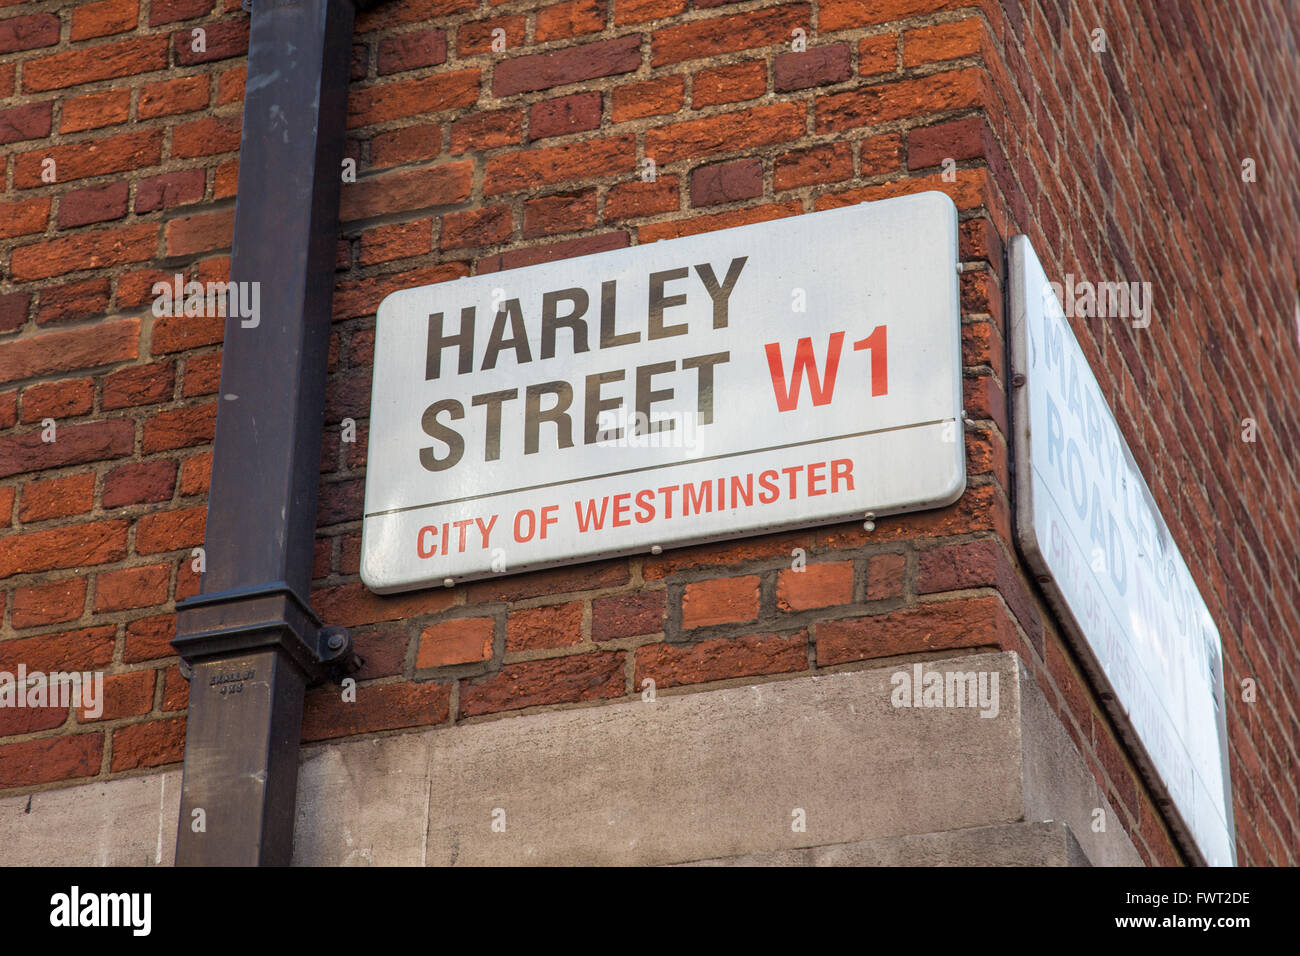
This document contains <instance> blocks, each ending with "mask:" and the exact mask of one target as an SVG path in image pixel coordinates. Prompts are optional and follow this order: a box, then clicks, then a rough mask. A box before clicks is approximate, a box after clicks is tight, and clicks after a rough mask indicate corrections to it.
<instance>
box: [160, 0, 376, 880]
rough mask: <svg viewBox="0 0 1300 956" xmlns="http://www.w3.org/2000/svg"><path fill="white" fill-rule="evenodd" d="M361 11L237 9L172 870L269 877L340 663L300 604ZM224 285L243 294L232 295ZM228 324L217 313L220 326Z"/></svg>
mask: <svg viewBox="0 0 1300 956" xmlns="http://www.w3.org/2000/svg"><path fill="white" fill-rule="evenodd" d="M367 5H370V4H368V3H367V2H365V0H254V3H253V5H252V29H251V34H250V37H249V46H248V79H247V81H246V85H245V99H244V125H243V133H242V138H241V141H240V152H239V190H238V193H237V195H236V199H235V234H234V246H233V252H232V256H231V264H230V280H231V283H232V284H236V283H253V284H256V286H257V289H258V296H257V297H256V299H254V300H253V301H256V302H257V303H258V305H259V309H258V311H257V314H256V315H250V314H248V313H250V312H252V310H251V308H248V307H247V303H246V301H245V300H246V299H247V298H248V297H247V296H241V297H240V304H241V306H244V308H242V309H233V308H232V309H231V310H229V311H228V314H227V318H226V331H225V344H224V347H223V353H222V367H221V397H220V401H219V409H218V412H217V429H216V440H215V445H214V452H213V462H212V484H211V491H210V493H209V497H208V515H207V535H206V541H205V548H204V551H205V553H204V559H205V563H206V570H205V573H204V575H203V581H202V586H201V590H200V593H199V594H198V595H197V596H196V597H193V598H191V599H189V600H186V601H183V602H181V603H180V604H178V605H177V618H176V638H175V640H173V641H172V646H173V647H175V648H176V651H177V653H178V654H180V656H181V657H182V658H183V659H184V661H185V663H186V664H187V665H188V666H189V668H190V669H191V671H192V676H191V681H190V703H189V717H188V724H187V727H186V734H185V771H184V780H183V784H182V793H181V810H180V820H179V826H178V831H177V832H178V836H177V844H176V863H177V865H206V866H213V865H217V866H220V865H230V866H252V865H286V864H288V863H289V861H290V857H291V855H292V852H293V826H294V801H295V795H296V791H297V783H298V746H299V742H300V738H301V734H302V710H303V694H304V691H305V689H306V687H307V686H309V685H311V684H315V683H319V682H322V681H324V680H326V679H329V678H331V677H333V678H338V677H340V676H342V675H343V674H345V673H347V672H348V671H350V670H352V669H354V668H355V666H356V661H355V657H354V655H353V653H352V647H351V640H350V638H349V636H348V634H347V632H346V631H345V630H343V629H342V628H329V627H322V625H321V622H320V620H319V619H318V618H317V617H316V615H315V614H314V613H313V612H312V610H311V608H310V606H309V604H308V595H309V587H310V584H311V570H312V554H313V543H314V540H315V534H316V491H317V484H318V482H319V480H320V448H321V427H322V418H323V413H324V404H325V372H326V363H327V361H328V357H329V336H330V311H331V304H332V299H333V290H334V259H335V245H336V240H337V232H338V202H339V184H340V174H341V165H342V160H343V144H344V135H345V127H346V117H347V94H348V74H349V62H350V59H351V49H352V25H353V18H354V16H355V8H356V7H357V6H367ZM236 288H241V289H250V288H251V287H249V286H242V287H240V286H236ZM231 313H233V314H231Z"/></svg>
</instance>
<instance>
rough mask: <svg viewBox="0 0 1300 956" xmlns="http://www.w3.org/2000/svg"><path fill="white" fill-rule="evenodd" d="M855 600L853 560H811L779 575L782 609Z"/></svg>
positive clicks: (777, 581)
mask: <svg viewBox="0 0 1300 956" xmlns="http://www.w3.org/2000/svg"><path fill="white" fill-rule="evenodd" d="M852 600H853V562H852V561H837V562H827V563H823V564H809V565H805V566H804V567H803V568H801V569H795V568H791V569H790V570H788V571H782V572H781V573H780V574H778V575H777V578H776V606H777V607H778V608H780V609H781V610H782V611H807V610H811V609H813V608H822V607H834V606H835V605H837V604H848V603H849V602H850V601H852Z"/></svg>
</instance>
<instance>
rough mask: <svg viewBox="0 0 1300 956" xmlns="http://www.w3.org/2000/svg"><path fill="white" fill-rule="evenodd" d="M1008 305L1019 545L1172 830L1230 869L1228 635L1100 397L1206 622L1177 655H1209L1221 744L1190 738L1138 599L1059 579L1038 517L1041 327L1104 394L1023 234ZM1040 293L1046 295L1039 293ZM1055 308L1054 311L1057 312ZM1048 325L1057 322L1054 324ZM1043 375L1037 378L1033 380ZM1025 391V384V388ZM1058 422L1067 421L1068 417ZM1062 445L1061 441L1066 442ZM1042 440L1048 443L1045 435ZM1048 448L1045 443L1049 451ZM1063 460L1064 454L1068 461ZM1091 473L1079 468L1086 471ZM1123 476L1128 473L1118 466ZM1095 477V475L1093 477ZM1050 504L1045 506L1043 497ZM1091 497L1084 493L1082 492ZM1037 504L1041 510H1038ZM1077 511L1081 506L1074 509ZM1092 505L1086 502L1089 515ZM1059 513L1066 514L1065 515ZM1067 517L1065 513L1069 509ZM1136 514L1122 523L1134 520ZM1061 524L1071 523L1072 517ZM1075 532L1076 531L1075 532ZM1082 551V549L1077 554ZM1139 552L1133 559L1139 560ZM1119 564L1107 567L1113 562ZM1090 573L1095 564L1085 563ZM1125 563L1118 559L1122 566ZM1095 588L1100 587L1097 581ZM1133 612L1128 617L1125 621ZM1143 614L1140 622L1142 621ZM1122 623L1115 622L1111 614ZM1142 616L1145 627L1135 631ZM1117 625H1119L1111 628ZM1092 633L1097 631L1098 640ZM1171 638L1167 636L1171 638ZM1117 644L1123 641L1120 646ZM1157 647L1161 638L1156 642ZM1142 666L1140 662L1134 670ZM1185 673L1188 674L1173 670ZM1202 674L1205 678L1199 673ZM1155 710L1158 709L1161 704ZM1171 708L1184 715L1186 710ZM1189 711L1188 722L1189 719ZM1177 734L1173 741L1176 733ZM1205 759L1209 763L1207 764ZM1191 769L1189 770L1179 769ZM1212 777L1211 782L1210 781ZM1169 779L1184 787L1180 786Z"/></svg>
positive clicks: (1167, 560)
mask: <svg viewBox="0 0 1300 956" xmlns="http://www.w3.org/2000/svg"><path fill="white" fill-rule="evenodd" d="M1007 266H1008V277H1009V281H1008V287H1009V288H1008V298H1009V300H1010V301H1009V309H1010V320H1011V341H1010V350H1011V370H1012V383H1013V388H1012V393H1013V396H1012V416H1013V422H1012V425H1013V427H1012V433H1013V447H1014V455H1013V468H1014V479H1015V480H1014V485H1015V522H1016V543H1017V544H1018V545H1019V547H1020V550H1021V553H1022V554H1023V555H1024V558H1025V561H1026V562H1027V563H1028V565H1029V567H1030V568H1031V569H1032V570H1033V572H1034V573H1035V575H1037V577H1038V582H1039V585H1040V587H1041V588H1042V590H1043V592H1044V594H1045V596H1046V597H1047V600H1048V603H1049V604H1050V605H1051V607H1052V609H1053V610H1054V611H1055V612H1056V614H1057V616H1058V618H1059V620H1060V621H1061V623H1062V624H1063V625H1064V627H1063V630H1064V631H1065V633H1066V635H1067V637H1068V638H1069V640H1070V643H1071V645H1072V646H1073V647H1074V649H1075V651H1076V652H1077V653H1078V655H1079V658H1080V660H1081V662H1082V664H1083V666H1084V669H1085V671H1086V672H1087V674H1088V677H1089V679H1090V680H1091V681H1092V683H1093V686H1094V687H1095V688H1096V690H1097V692H1098V694H1099V695H1100V696H1101V698H1102V700H1103V701H1104V702H1105V705H1106V709H1107V712H1108V713H1109V714H1110V715H1111V717H1112V718H1113V719H1114V720H1115V724H1116V727H1117V728H1119V730H1120V736H1121V738H1122V740H1123V742H1124V744H1125V745H1126V746H1127V748H1128V750H1129V753H1130V754H1131V755H1132V756H1133V758H1134V762H1135V763H1136V764H1137V766H1138V768H1139V769H1140V770H1141V772H1142V773H1143V776H1144V777H1145V779H1146V780H1147V782H1148V784H1149V785H1150V786H1151V788H1152V790H1153V792H1154V793H1155V794H1156V797H1157V800H1159V801H1161V802H1162V803H1163V804H1167V805H1165V806H1163V810H1164V812H1165V814H1166V818H1167V821H1168V822H1169V823H1170V825H1171V828H1172V829H1173V832H1174V833H1175V835H1176V836H1177V838H1178V839H1179V842H1180V844H1181V845H1182V846H1183V848H1184V850H1186V851H1187V852H1188V854H1189V855H1190V856H1191V858H1192V859H1193V860H1195V861H1197V862H1200V863H1208V864H1211V865H1220V866H1232V865H1234V864H1235V862H1236V835H1235V830H1234V825H1233V813H1232V782H1231V778H1230V775H1229V766H1228V756H1227V755H1228V740H1227V721H1226V715H1225V711H1226V707H1225V706H1224V705H1225V703H1226V701H1225V697H1224V684H1223V663H1222V654H1223V651H1222V644H1221V640H1220V636H1219V631H1218V628H1217V626H1216V625H1215V623H1214V620H1213V618H1212V617H1211V616H1210V613H1209V609H1208V608H1207V607H1206V605H1205V601H1204V599H1203V598H1202V597H1201V594H1200V591H1199V589H1198V588H1197V587H1196V584H1195V581H1194V580H1193V579H1192V577H1191V573H1190V571H1188V569H1187V565H1186V563H1185V562H1184V560H1183V557H1182V554H1181V553H1180V552H1179V550H1178V546H1177V544H1176V543H1175V542H1174V541H1173V539H1172V537H1171V536H1170V534H1169V529H1168V527H1167V526H1166V525H1165V522H1164V519H1163V517H1161V514H1160V511H1159V508H1158V507H1157V506H1156V503H1155V500H1154V498H1153V497H1152V496H1151V491H1150V489H1149V488H1148V486H1147V483H1146V480H1145V478H1144V477H1143V475H1142V474H1141V471H1140V470H1139V469H1138V467H1137V465H1136V464H1135V463H1134V460H1133V455H1132V452H1131V451H1130V449H1129V446H1128V443H1127V441H1126V440H1125V439H1124V436H1123V433H1122V432H1121V431H1120V430H1119V426H1118V424H1117V423H1116V421H1115V416H1114V414H1113V412H1112V411H1111V408H1110V405H1109V404H1108V403H1107V402H1106V401H1105V398H1104V396H1102V402H1101V408H1100V411H1099V412H1098V415H1099V417H1100V419H1101V422H1100V429H1099V430H1100V431H1103V432H1104V431H1112V432H1113V434H1114V435H1116V436H1118V445H1119V454H1120V456H1122V459H1123V464H1125V465H1126V467H1127V471H1126V475H1127V478H1126V480H1129V481H1132V482H1133V483H1134V485H1135V487H1134V493H1133V494H1132V495H1131V496H1129V497H1126V500H1135V501H1136V502H1137V504H1136V506H1135V508H1134V515H1135V517H1136V522H1137V524H1138V525H1146V526H1149V527H1151V528H1152V529H1153V530H1154V533H1153V535H1152V541H1151V543H1152V545H1153V547H1154V548H1155V549H1156V550H1157V551H1158V552H1159V553H1158V555H1156V563H1157V564H1161V563H1162V562H1163V565H1162V566H1163V567H1166V568H1167V569H1168V570H1169V573H1170V574H1171V575H1172V577H1171V580H1173V581H1176V582H1178V583H1179V584H1185V585H1186V587H1187V588H1188V589H1189V594H1190V598H1191V599H1190V601H1189V604H1190V607H1188V608H1186V609H1185V613H1187V614H1190V615H1191V616H1192V618H1189V620H1192V619H1193V618H1194V619H1195V623H1196V624H1199V626H1200V628H1201V629H1202V633H1203V636H1204V638H1205V644H1206V645H1207V647H1206V648H1198V647H1194V646H1192V647H1177V648H1173V647H1167V648H1164V650H1173V651H1175V652H1176V653H1178V654H1181V655H1184V658H1185V660H1186V661H1190V662H1191V663H1199V662H1200V661H1201V659H1202V658H1201V652H1202V651H1203V650H1207V649H1208V650H1209V653H1210V661H1209V674H1210V678H1209V691H1210V693H1209V694H1208V695H1206V698H1208V699H1202V698H1201V697H1196V698H1195V700H1194V701H1193V704H1194V705H1195V706H1196V707H1199V708H1204V707H1213V708H1214V714H1213V715H1212V716H1208V715H1206V714H1205V713H1204V711H1203V710H1201V711H1200V712H1198V714H1197V715H1196V716H1197V720H1198V722H1199V723H1201V724H1205V723H1207V722H1212V723H1213V724H1214V725H1215V726H1216V727H1217V738H1218V739H1217V741H1209V740H1196V741H1189V740H1186V739H1184V737H1183V735H1182V734H1181V733H1180V731H1182V730H1184V729H1185V728H1184V726H1183V724H1182V723H1180V722H1179V721H1178V720H1177V718H1175V717H1171V716H1170V715H1169V714H1168V712H1167V709H1166V708H1167V707H1172V706H1173V701H1172V698H1173V697H1175V696H1177V695H1178V693H1180V692H1182V693H1184V694H1187V693H1190V691H1189V690H1188V689H1187V688H1185V687H1184V686H1183V682H1181V681H1179V680H1177V679H1176V676H1171V674H1170V673H1169V672H1168V671H1167V670H1166V671H1165V672H1151V671H1149V670H1144V669H1142V667H1141V664H1142V661H1143V659H1144V658H1145V659H1147V660H1149V659H1150V658H1151V654H1152V650H1151V647H1150V646H1149V645H1150V644H1151V643H1152V641H1151V638H1150V637H1147V638H1146V639H1145V645H1146V646H1144V639H1143V636H1142V635H1140V634H1135V633H1134V631H1135V627H1136V626H1138V625H1140V624H1141V621H1142V618H1141V614H1140V613H1139V612H1137V611H1135V610H1134V609H1133V605H1134V603H1135V602H1133V601H1130V602H1129V603H1128V604H1127V605H1125V606H1124V607H1121V608H1116V607H1115V605H1114V603H1112V601H1111V599H1112V598H1114V597H1115V594H1108V592H1107V584H1108V582H1107V581H1106V580H1104V579H1103V573H1104V572H1099V571H1098V570H1097V567H1096V564H1097V557H1096V555H1095V554H1094V560H1093V562H1092V564H1091V568H1092V575H1093V576H1092V577H1091V578H1089V577H1088V572H1087V571H1086V570H1083V569H1082V568H1080V567H1079V565H1077V564H1076V565H1075V570H1077V571H1081V572H1082V573H1080V574H1076V575H1075V578H1076V579H1080V578H1082V579H1085V580H1084V583H1083V585H1082V586H1080V585H1079V584H1077V583H1076V584H1075V585H1074V586H1070V585H1068V584H1066V585H1063V584H1061V583H1060V582H1059V581H1058V575H1061V574H1063V573H1066V571H1065V568H1064V564H1062V562H1061V561H1060V560H1059V559H1058V566H1053V564H1052V563H1051V562H1050V561H1049V554H1050V548H1051V545H1050V543H1049V531H1048V529H1047V528H1046V527H1040V526H1038V525H1037V524H1036V522H1035V513H1036V510H1037V512H1038V513H1039V514H1040V517H1041V516H1042V515H1044V514H1051V513H1052V512H1051V511H1050V510H1049V509H1050V508H1053V507H1055V505H1051V504H1049V502H1051V501H1052V498H1051V495H1050V490H1049V488H1048V486H1047V484H1046V481H1045V479H1044V478H1043V476H1042V475H1041V474H1039V473H1037V472H1036V471H1035V469H1034V458H1033V456H1032V455H1031V449H1032V447H1033V446H1032V445H1031V436H1033V435H1034V434H1035V432H1034V429H1035V428H1036V427H1038V428H1042V429H1043V436H1049V437H1048V438H1046V439H1043V440H1045V441H1046V440H1050V430H1049V427H1048V424H1047V422H1046V421H1036V420H1035V418H1034V413H1033V408H1032V403H1031V394H1032V393H1034V392H1035V389H1036V387H1043V385H1042V382H1043V381H1044V380H1045V379H1047V375H1046V367H1047V358H1046V351H1047V349H1046V346H1045V344H1041V345H1040V346H1039V347H1040V348H1042V351H1043V353H1044V355H1043V357H1042V360H1041V364H1040V363H1039V356H1038V355H1037V354H1036V349H1035V343H1034V342H1033V341H1031V339H1032V336H1033V333H1032V331H1031V328H1030V327H1031V325H1033V324H1034V323H1042V322H1043V321H1045V320H1049V321H1050V320H1052V319H1054V320H1055V322H1056V324H1057V325H1059V326H1060V327H1061V329H1062V336H1061V340H1062V347H1063V354H1064V356H1065V358H1062V359H1061V362H1062V368H1064V364H1065V362H1066V360H1067V359H1068V360H1069V361H1070V362H1071V363H1073V367H1074V368H1076V369H1077V370H1078V377H1079V380H1080V381H1082V382H1083V383H1084V390H1085V391H1087V390H1088V389H1089V387H1091V388H1094V389H1097V391H1098V392H1100V389H1099V387H1098V385H1097V382H1096V378H1095V377H1094V375H1093V373H1092V370H1091V368H1090V366H1089V365H1088V361H1087V358H1086V357H1085V356H1084V354H1083V352H1082V350H1081V349H1080V348H1079V345H1078V342H1077V340H1076V339H1075V336H1074V333H1073V330H1072V329H1071V328H1070V325H1069V322H1068V320H1067V319H1066V318H1065V316H1064V313H1063V312H1062V311H1061V308H1060V305H1059V303H1058V302H1057V300H1056V298H1055V296H1054V295H1053V293H1052V292H1051V290H1050V287H1049V286H1048V279H1047V275H1046V273H1045V272H1044V271H1043V268H1042V265H1041V264H1040V263H1039V261H1038V258H1037V256H1036V255H1035V254H1034V251H1033V248H1032V247H1031V246H1030V244H1029V240H1028V238H1027V237H1025V236H1014V237H1012V239H1011V242H1010V243H1009V244H1008V246H1007ZM1035 290H1037V291H1035ZM1049 310H1050V311H1049ZM1049 317H1050V318H1049ZM1035 375H1038V376H1039V379H1038V380H1035V379H1034V376H1035ZM1017 383H1019V384H1017ZM1058 422H1059V419H1058ZM1058 437H1059V436H1058ZM1040 438H1042V436H1040ZM1040 447H1041V445H1040ZM1062 457H1064V456H1062ZM1085 467H1086V466H1084V465H1082V464H1081V465H1080V469H1081V470H1082V469H1083V468H1085ZM1115 467H1116V470H1117V469H1118V465H1117V466H1115ZM1083 480H1086V477H1085V478H1084V479H1083ZM1036 489H1037V490H1038V491H1039V492H1040V494H1041V496H1042V498H1043V500H1042V501H1036V499H1035V490H1036ZM1084 496H1085V498H1086V496H1087V495H1086V491H1085V492H1084ZM1036 505H1039V506H1040V507H1038V508H1037V509H1036V507H1035V506H1036ZM1074 507H1076V508H1077V504H1076V505H1074ZM1086 509H1087V505H1085V510H1086ZM1056 510H1057V512H1061V509H1059V508H1057V509H1056ZM1061 513H1063V512H1061ZM1128 518H1129V515H1128V514H1127V513H1126V514H1125V515H1124V518H1123V519H1122V520H1127V519H1128ZM1061 523H1062V524H1066V523H1067V521H1066V519H1063V520H1062V522H1061ZM1068 533H1069V529H1068V527H1067V529H1066V532H1064V533H1063V534H1068ZM1077 547H1078V545H1075V548H1077ZM1136 557H1137V556H1134V558H1136ZM1107 560H1112V561H1113V558H1110V557H1109V556H1106V557H1103V558H1102V559H1101V561H1102V564H1103V565H1104V564H1105V563H1106V561H1107ZM1085 566H1086V562H1085ZM1118 566H1119V564H1118V563H1116V567H1118ZM1089 582H1090V583H1089ZM1067 589H1069V590H1070V592H1071V594H1072V595H1074V600H1073V601H1072V600H1071V598H1070V596H1068V595H1067V593H1066V590H1067ZM1084 590H1087V591H1088V592H1089V593H1094V594H1095V593H1100V594H1101V599H1100V602H1096V601H1094V604H1098V603H1100V604H1101V605H1102V610H1101V613H1094V614H1093V615H1092V616H1091V620H1093V621H1098V620H1101V619H1103V618H1104V619H1106V627H1105V630H1106V632H1107V633H1106V634H1105V635H1103V634H1102V633H1100V631H1101V627H1100V626H1098V625H1095V624H1094V626H1093V627H1092V628H1091V629H1088V628H1085V627H1084V626H1083V625H1082V624H1081V620H1080V619H1081V618H1083V617H1086V616H1087V613H1086V609H1085V608H1083V607H1080V606H1077V605H1078V604H1079V595H1080V594H1081V593H1082V592H1083V591H1084ZM1121 610H1128V611H1129V612H1130V613H1128V615H1127V619H1126V617H1125V615H1122V614H1120V613H1119V611H1121ZM1135 615H1136V617H1135ZM1112 616H1113V620H1111V617H1112ZM1135 620H1136V621H1137V622H1138V624H1137V625H1135V623H1134V622H1135ZM1112 624H1115V625H1118V626H1116V627H1113V628H1112V627H1111V625H1112ZM1090 630H1091V633H1090ZM1161 636H1165V632H1162V635H1161ZM1117 638H1118V639H1117ZM1154 643H1155V644H1156V645H1157V648H1158V646H1159V640H1158V639H1157V640H1156V641H1155V642H1154ZM1135 662H1136V663H1135ZM1174 672H1175V675H1176V674H1177V673H1178V671H1177V669H1176V668H1175V669H1174ZM1198 676H1199V672H1198ZM1153 705H1154V706H1153ZM1173 709H1175V710H1177V708H1176V707H1174V708H1173ZM1185 716H1186V715H1184V717H1185ZM1171 731H1172V733H1173V738H1172V739H1171V737H1170V736H1169V734H1170V732H1171ZM1193 750H1195V751H1196V752H1197V754H1198V755H1199V756H1200V758H1201V759H1200V760H1199V761H1198V760H1197V759H1196V757H1195V756H1194V755H1193V753H1192V751H1193ZM1212 756H1217V758H1218V766H1211V765H1210V764H1212V763H1213V760H1212V759H1211V757H1212ZM1198 762H1199V764H1200V765H1198ZM1180 764H1181V765H1180ZM1207 777H1208V778H1209V779H1207ZM1171 781H1177V783H1176V785H1174V784H1171Z"/></svg>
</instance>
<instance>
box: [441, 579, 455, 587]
mask: <svg viewBox="0 0 1300 956" xmlns="http://www.w3.org/2000/svg"><path fill="white" fill-rule="evenodd" d="M455 583H456V581H455V579H454V578H443V579H442V586H443V587H445V588H449V587H452V586H453V585H454V584H455Z"/></svg>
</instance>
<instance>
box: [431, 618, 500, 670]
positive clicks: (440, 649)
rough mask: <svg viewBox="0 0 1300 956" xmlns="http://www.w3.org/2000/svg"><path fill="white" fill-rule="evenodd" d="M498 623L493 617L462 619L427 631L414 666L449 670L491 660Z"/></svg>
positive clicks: (434, 626) (435, 625)
mask: <svg viewBox="0 0 1300 956" xmlns="http://www.w3.org/2000/svg"><path fill="white" fill-rule="evenodd" d="M495 631H496V622H495V621H494V620H493V619H492V618H490V617H459V618H453V619H452V620H450V621H442V622H441V623H438V624H432V625H430V626H429V627H426V628H425V629H424V630H423V631H421V633H420V649H419V651H418V653H417V655H416V659H415V666H416V667H417V668H425V667H450V666H452V665H454V664H476V663H479V662H480V661H490V660H491V659H492V639H493V634H494V633H495Z"/></svg>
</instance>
